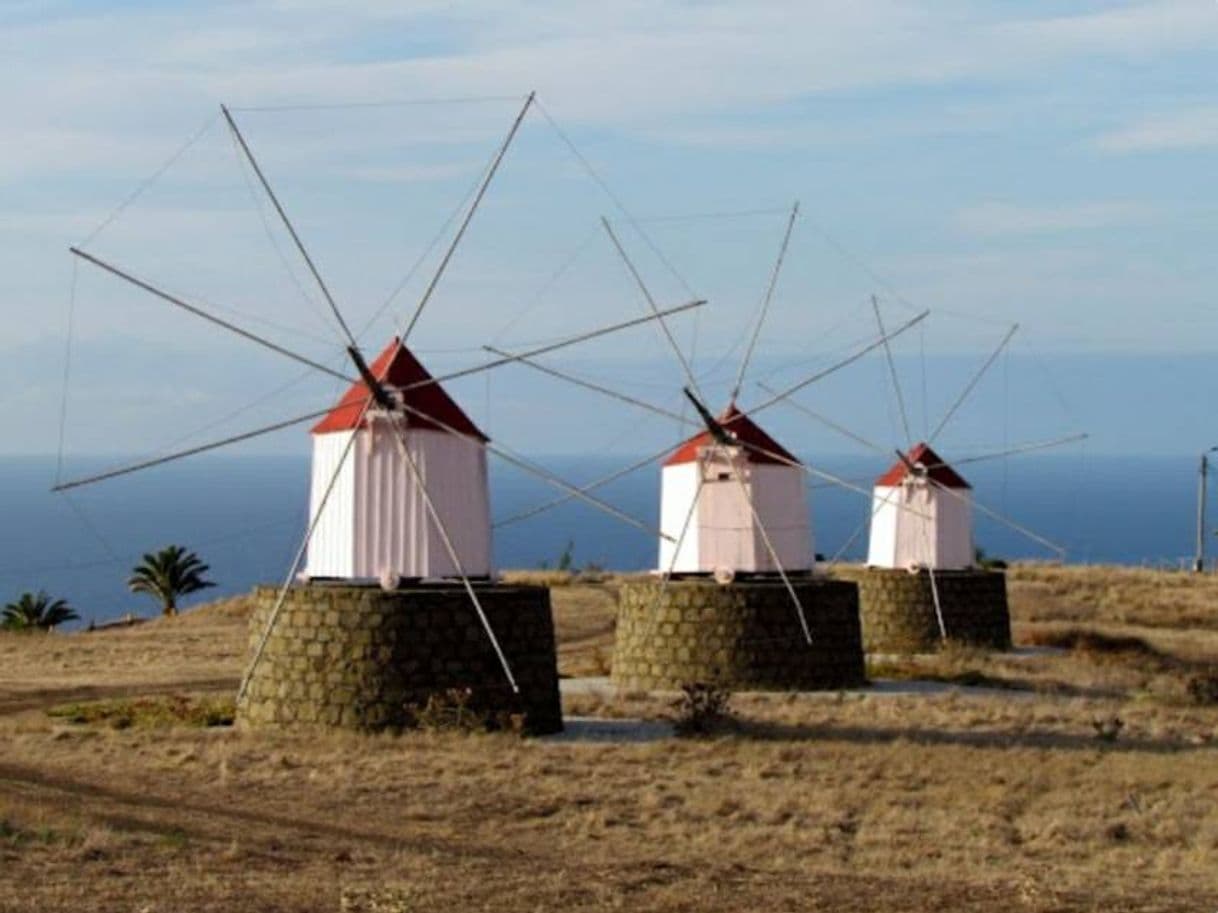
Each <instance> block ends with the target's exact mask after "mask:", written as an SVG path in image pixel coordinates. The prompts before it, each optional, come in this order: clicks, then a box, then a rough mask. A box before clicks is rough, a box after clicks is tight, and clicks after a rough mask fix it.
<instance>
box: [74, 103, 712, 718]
mask: <svg viewBox="0 0 1218 913" xmlns="http://www.w3.org/2000/svg"><path fill="white" fill-rule="evenodd" d="M539 105H540V103H539V102H537V100H536V97H535V95H534V94H530V95H529V96H528V97H527V98H526V99H525V100H524V102H523V105H522V106H521V108H520V110H519V112H518V113H517V114H516V117H515V119H514V120H513V122H512V124H511V127H510V129H509V130H508V132H507V134H506V136H505V137H504V139H503V140H502V142H501V143H500V144H499V146H498V148H497V150H496V152H495V155H494V156H493V158H492V160H491V162H490V164H489V167H488V168H487V169H486V170H485V172H484V174H483V175H482V177H481V180H480V182H479V184H478V186H477V189H476V193H475V194H474V195H473V196H472V200H471V201H470V202H469V204H468V206H467V207H466V208H465V210H464V215H463V217H462V219H461V220H460V223H459V224H458V226H457V228H456V230H455V231H454V232H453V234H452V236H451V238H450V240H449V243H448V245H447V246H446V248H445V249H444V252H443V255H442V257H441V258H440V260H439V263H438V266H437V267H436V269H435V271H434V273H433V274H432V276H431V278H430V281H429V282H428V283H427V284H426V287H425V288H424V290H423V292H422V294H421V296H420V298H419V300H418V302H417V304H416V305H415V307H414V310H413V312H412V313H411V315H410V317H409V319H408V320H407V321H406V322H405V326H404V327H403V328H402V330H401V332H400V333H399V334H398V335H397V336H396V337H395V338H394V339H393V340H392V341H391V342H390V343H389V344H388V345H387V346H386V347H385V349H384V350H383V351H382V352H381V354H380V356H379V357H378V358H376V359H374V360H373V361H372V362H371V363H369V362H368V361H367V360H366V358H365V356H364V354H363V351H362V349H361V346H360V344H359V341H358V339H357V337H356V335H355V334H354V333H353V332H352V330H351V327H350V325H349V323H348V321H347V319H346V316H345V315H344V313H343V309H342V308H340V307H339V304H338V302H337V301H336V299H335V296H334V295H333V294H332V292H331V289H330V287H329V285H328V284H327V283H326V281H325V280H324V279H323V277H322V275H321V272H320V270H319V269H318V267H317V265H316V262H315V260H314V259H313V257H312V256H311V255H310V253H309V251H308V249H307V248H306V246H305V244H304V242H303V240H302V238H301V235H300V233H299V232H298V231H297V229H296V227H295V225H294V224H293V222H292V220H291V219H290V218H289V216H288V213H287V211H286V208H285V207H284V205H283V203H282V202H281V200H280V197H279V196H278V195H277V194H276V192H275V191H274V189H273V188H272V185H271V183H270V181H269V179H268V177H267V175H266V173H265V171H264V169H263V167H262V166H261V164H260V163H259V161H258V159H257V158H256V157H255V155H254V152H253V150H252V148H251V145H250V143H249V142H248V141H247V139H246V137H245V135H244V134H243V133H242V131H241V129H240V127H239V126H238V124H237V121H236V119H235V118H234V116H233V113H232V112H231V111H230V110H229V109H228V108H227V107H224V106H222V107H221V112H222V115H223V118H224V122H225V123H226V125H227V127H228V129H229V131H230V132H231V135H232V137H233V139H234V141H235V143H236V145H237V146H238V148H239V149H240V152H241V155H242V156H243V157H244V160H245V161H246V162H247V163H248V166H249V168H250V169H251V170H252V172H253V174H254V175H255V176H256V179H257V183H258V185H259V186H260V188H261V190H262V192H263V193H264V194H265V197H266V199H267V200H268V201H269V202H270V204H271V206H272V208H273V210H274V212H275V214H276V216H277V218H278V220H279V222H280V224H281V225H282V229H283V230H284V231H285V232H286V234H287V236H288V237H289V238H290V239H291V242H292V247H293V249H294V250H295V252H296V254H297V255H298V257H299V258H300V261H301V262H302V263H303V264H304V265H305V267H306V268H307V271H308V274H309V275H310V276H311V278H312V281H313V282H314V284H315V285H316V288H317V290H318V292H319V293H320V294H321V296H322V298H323V299H324V301H325V304H326V306H327V308H328V311H329V313H330V315H331V316H332V318H333V320H334V324H335V326H336V327H337V329H338V330H339V338H340V343H341V345H342V348H343V350H344V352H345V355H346V359H347V361H348V363H349V368H348V369H347V370H343V369H341V368H336V367H333V366H331V365H329V364H326V363H324V362H322V361H320V360H318V359H316V358H313V357H310V356H307V355H304V354H301V353H300V352H297V351H295V350H294V349H292V348H289V347H288V346H285V345H283V344H281V343H279V342H277V341H275V340H273V339H271V338H269V337H268V336H266V335H264V334H262V333H260V332H255V331H253V330H251V329H249V328H248V327H247V326H244V325H241V324H239V323H237V322H235V321H233V320H231V319H228V318H227V317H223V316H220V315H219V314H217V313H216V309H215V308H209V307H207V306H205V305H203V304H200V303H199V302H197V301H192V300H189V299H188V298H187V297H186V296H183V295H178V294H174V293H171V292H169V291H167V290H165V289H163V288H161V287H159V286H158V285H156V284H154V283H152V282H150V281H148V280H146V279H144V278H141V277H139V276H137V275H135V274H134V273H133V272H132V271H131V270H128V269H126V268H124V267H121V266H119V265H117V264H115V263H113V262H110V261H109V260H107V259H103V258H102V257H100V256H98V255H96V254H94V253H92V252H90V251H87V250H85V249H84V247H85V245H81V246H78V247H73V248H72V249H71V250H72V253H73V254H74V255H75V256H76V257H77V258H79V260H80V261H83V262H86V263H88V264H91V265H92V266H95V267H97V268H98V269H100V270H102V271H103V272H104V273H106V274H108V275H110V276H112V277H114V278H117V279H120V280H122V281H123V282H125V283H127V284H128V285H130V286H133V287H135V288H137V289H139V290H141V291H143V292H145V293H147V294H149V295H151V296H153V297H155V298H156V299H159V300H161V301H163V302H165V303H168V304H170V305H172V306H174V307H175V308H178V309H180V310H182V311H185V312H187V313H189V314H191V315H192V316H194V317H196V318H199V319H201V320H204V321H206V322H208V323H210V324H211V325H213V326H214V327H218V328H221V329H223V330H225V331H226V332H228V333H230V334H233V335H234V336H237V337H240V338H241V339H243V340H245V341H246V342H247V343H250V344H254V345H257V346H259V347H261V348H263V349H265V350H268V351H271V352H273V353H275V354H276V355H278V356H280V357H282V358H285V359H290V360H292V361H294V362H296V363H298V364H302V365H304V366H306V367H307V368H309V369H310V370H311V371H314V372H317V373H319V374H322V375H325V376H327V377H330V378H333V379H336V380H339V381H342V382H343V383H344V384H346V385H347V389H346V392H345V393H344V394H343V396H342V397H341V399H340V400H339V402H338V403H337V404H336V405H333V406H331V407H329V408H324V409H319V410H314V411H311V412H308V413H305V414H303V415H296V416H292V417H288V418H282V419H280V420H277V421H276V422H274V423H272V424H269V425H265V426H262V427H259V428H254V429H251V430H248V431H244V432H242V433H240V434H236V435H230V436H227V437H225V438H223V439H221V440H215V441H211V442H208V443H205V444H200V445H196V446H193V447H189V448H185V449H181V450H177V451H174V452H171V453H166V454H162V455H160V456H157V457H154V458H150V459H147V460H142V461H138V462H135V463H127V464H123V465H118V466H115V467H112V468H109V469H106V470H103V471H101V472H95V473H92V474H90V475H87V476H84V477H81V478H76V479H71V480H65V481H57V483H56V485H55V487H54V490H55V491H59V492H67V491H70V490H72V489H77V488H80V487H82V486H86V485H92V484H96V483H100V482H103V481H105V480H108V479H113V478H117V477H120V476H125V475H130V474H133V473H136V472H140V471H143V470H147V469H151V468H152V467H155V466H161V465H164V464H167V463H170V462H173V461H175V460H179V459H184V458H186V457H190V456H194V455H196V454H200V453H205V452H211V451H214V450H217V449H219V448H222V447H225V446H228V445H232V444H235V443H239V442H243V441H248V440H251V439H253V438H256V437H260V436H262V435H266V434H271V433H274V432H277V431H281V430H283V429H285V428H289V427H293V426H297V425H302V424H304V423H306V422H315V424H314V426H313V428H312V431H313V435H312V437H313V468H312V481H311V488H310V507H309V521H308V524H307V529H306V531H305V534H304V536H303V538H302V541H301V543H300V545H299V547H298V549H297V550H296V552H295V556H294V559H293V560H292V562H291V566H290V568H289V570H288V572H287V574H286V576H285V579H284V582H283V584H282V585H281V586H280V587H278V588H276V589H273V590H271V589H269V588H266V589H264V590H261V591H259V594H258V596H257V598H256V600H255V602H256V610H255V615H254V619H253V621H252V625H253V628H252V637H251V645H250V658H249V663H248V665H247V668H246V670H245V673H244V675H243V677H242V680H241V684H240V688H239V691H238V712H239V716H240V717H241V718H242V719H243V720H244V721H245V722H248V723H250V724H255V725H256V724H262V723H270V724H328V725H344V726H354V727H357V728H379V727H383V726H398V725H402V724H403V723H404V721H405V720H406V716H405V714H407V712H408V705H409V701H410V700H419V699H423V698H426V696H427V694H428V693H431V692H435V691H437V690H443V689H444V688H446V687H472V688H474V689H476V690H477V691H478V692H479V695H480V696H482V697H485V698H486V699H487V700H488V701H489V703H490V705H491V708H492V709H495V710H510V709H513V708H521V707H522V708H523V709H524V710H525V712H526V714H527V723H528V724H529V725H530V726H531V727H532V728H533V729H534V730H536V731H546V730H553V729H556V728H561V710H560V708H559V704H558V691H557V671H556V666H555V656H554V638H553V624H552V621H551V619H550V612H549V597H548V592H547V591H545V590H544V589H541V588H528V587H505V586H500V585H498V584H496V583H495V582H494V581H493V580H490V579H488V578H490V575H491V566H490V524H489V509H488V506H487V505H488V501H489V496H488V492H487V472H486V458H487V455H488V454H489V455H492V456H496V457H498V458H501V459H503V460H505V461H507V462H508V463H510V464H511V465H513V466H515V467H517V468H518V469H521V470H523V471H525V472H527V473H530V474H532V475H534V476H537V477H538V478H540V479H542V480H543V481H545V482H546V483H547V484H549V485H552V486H554V487H556V488H558V489H559V490H561V491H563V492H564V493H565V494H567V495H569V496H570V497H573V498H578V499H580V500H581V501H584V502H585V503H588V504H591V505H593V506H595V507H597V508H598V509H600V510H603V511H605V512H606V513H608V514H610V515H612V516H614V517H616V518H617V519H619V520H622V521H624V522H627V523H630V524H631V525H633V526H636V527H638V528H642V529H646V530H651V527H649V526H648V525H647V524H645V523H643V522H641V521H639V520H637V519H635V518H633V517H630V516H629V515H627V514H626V513H624V512H623V511H620V510H618V509H617V508H615V507H613V506H612V505H610V504H608V503H606V502H604V501H602V500H601V499H599V498H598V497H596V496H595V495H593V494H592V493H590V492H587V491H583V490H581V489H580V488H578V487H576V486H574V485H572V484H570V483H568V482H565V481H564V480H562V479H561V478H559V477H558V476H556V475H555V474H554V473H551V472H549V471H548V470H546V469H545V468H544V467H541V466H539V465H537V464H536V463H534V462H533V461H531V460H528V459H526V458H524V457H521V456H519V455H517V454H515V453H513V452H511V451H509V450H508V449H506V448H504V447H502V446H498V445H496V444H495V443H493V442H492V441H491V440H490V439H489V438H488V436H487V435H486V434H484V433H483V432H482V431H481V430H480V429H478V428H477V426H475V425H474V424H473V423H472V421H470V420H469V418H468V416H467V415H466V414H465V413H464V412H463V411H462V410H461V408H460V407H459V406H458V405H457V403H456V401H455V400H453V399H452V397H451V396H449V394H448V393H447V392H446V391H445V390H444V388H443V384H444V383H445V382H447V381H450V380H454V379H456V378H459V377H468V376H472V375H476V374H481V373H485V372H488V371H491V370H493V369H495V368H499V367H501V366H503V365H506V364H509V363H511V362H512V361H514V360H515V359H508V358H495V359H490V360H488V361H483V362H481V363H478V364H475V365H473V366H470V367H467V368H464V369H461V370H458V371H453V372H449V373H447V374H443V375H439V376H433V375H432V374H430V373H429V372H428V371H427V370H426V369H425V368H424V367H423V366H422V364H421V363H420V362H419V361H418V359H417V358H415V356H414V354H413V353H412V352H411V350H410V348H409V345H408V341H409V338H410V336H411V333H412V331H413V330H414V329H415V327H416V325H417V324H418V322H419V318H420V317H421V315H422V313H423V311H424V309H425V308H426V307H427V305H428V303H429V302H430V301H431V300H432V298H433V296H434V294H435V292H436V290H437V288H438V287H439V285H440V282H441V280H442V278H443V277H444V275H445V272H446V270H447V268H448V267H449V265H450V263H451V261H452V259H453V256H454V254H455V253H456V251H457V249H458V247H459V245H460V244H461V241H462V239H463V238H464V236H465V234H466V231H467V229H468V228H469V225H470V223H471V221H472V220H473V218H474V215H475V213H476V212H477V210H478V207H479V204H480V203H481V202H482V200H483V198H484V196H485V195H486V193H487V191H488V189H489V188H490V186H491V183H492V181H493V180H494V178H495V176H496V174H497V172H498V171H499V168H500V165H501V164H502V162H503V160H504V157H505V155H506V154H507V152H508V150H509V148H510V146H511V145H512V142H513V140H514V138H515V137H516V135H517V132H518V131H519V129H520V126H521V124H522V123H523V121H524V119H525V116H526V115H527V113H528V112H529V111H530V109H531V108H533V107H535V106H539ZM545 117H546V119H547V120H549V121H550V122H551V124H553V120H552V118H550V116H549V115H548V114H545ZM556 129H557V128H556ZM560 135H561V134H560ZM704 303H705V302H703V301H690V302H688V303H686V304H683V305H680V306H677V307H672V308H668V309H664V310H661V309H659V308H656V309H654V313H652V314H649V315H645V316H643V317H640V318H635V319H632V320H626V321H622V322H619V323H616V324H612V325H609V326H602V327H598V328H595V329H592V330H588V331H585V332H582V333H579V334H576V335H573V336H568V337H565V338H562V339H559V340H557V341H552V342H549V343H547V344H545V345H540V346H536V347H534V348H532V349H530V350H529V351H528V352H526V353H523V354H524V356H525V357H536V356H539V355H543V354H546V353H548V352H553V351H557V350H560V349H564V348H568V347H571V346H575V345H578V344H581V343H584V342H587V341H589V340H591V339H595V338H599V337H602V336H605V335H608V334H611V333H617V332H620V331H623V330H627V329H630V328H633V327H637V326H640V325H642V324H645V323H649V322H651V321H655V320H659V321H663V320H664V319H665V318H666V317H673V316H675V315H677V314H681V313H685V312H688V311H690V310H692V309H694V308H698V307H701V306H702V305H703V304H704ZM374 581H375V582H378V583H380V585H381V586H380V588H379V589H374V588H370V587H368V586H367V584H368V583H370V582H374ZM323 632H324V633H323ZM479 632H480V634H479ZM475 634H479V636H480V638H481V640H480V643H481V644H482V645H483V646H484V647H485V649H481V648H479V649H477V650H474V651H472V653H471V639H472V640H474V642H476V643H477V642H479V641H478V639H477V638H476V637H475V636H474V635H475ZM472 654H476V655H472Z"/></svg>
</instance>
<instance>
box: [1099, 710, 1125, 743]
mask: <svg viewBox="0 0 1218 913" xmlns="http://www.w3.org/2000/svg"><path fill="white" fill-rule="evenodd" d="M1091 726H1092V728H1093V729H1095V737H1096V738H1097V739H1099V740H1100V741H1101V742H1115V741H1116V740H1117V739H1118V738H1120V735H1121V730H1122V729H1124V728H1125V721H1124V720H1123V719H1121V718H1120V717H1119V716H1107V717H1096V718H1095V719H1093V720H1092V721H1091Z"/></svg>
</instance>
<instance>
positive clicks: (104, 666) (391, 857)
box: [0, 566, 1218, 913]
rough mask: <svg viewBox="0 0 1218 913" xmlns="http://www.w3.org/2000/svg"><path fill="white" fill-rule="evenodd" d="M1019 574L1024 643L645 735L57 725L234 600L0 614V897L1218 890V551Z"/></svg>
mask: <svg viewBox="0 0 1218 913" xmlns="http://www.w3.org/2000/svg"><path fill="white" fill-rule="evenodd" d="M556 582H557V583H558V584H559V585H557V586H555V588H554V590H553V598H554V604H555V611H556V617H557V621H558V630H559V637H560V641H561V659H560V664H561V666H562V668H563V670H564V671H565V672H566V673H568V674H574V675H599V674H604V672H605V671H606V670H607V669H608V667H609V663H610V662H611V658H612V656H611V654H612V627H613V604H614V582H613V579H612V578H610V579H608V580H606V581H604V582H602V583H595V584H590V583H581V582H578V581H568V580H558V581H556ZM1010 591H1011V598H1012V611H1013V614H1014V617H1015V635H1016V641H1017V643H1018V644H1020V645H1021V646H1022V647H1024V649H1021V650H1019V651H1017V652H1016V653H1014V654H1007V655H1004V656H996V655H989V654H984V653H980V652H977V651H971V650H967V649H962V648H956V647H952V648H949V649H947V650H945V651H943V653H942V654H941V655H939V656H937V657H935V658H933V659H926V660H918V661H908V660H902V661H895V660H892V659H886V660H885V661H883V662H877V663H876V664H874V665H873V667H872V674H873V676H875V677H882V678H885V679H889V678H895V679H898V680H901V679H911V678H916V679H919V680H932V681H936V682H939V683H941V684H940V685H939V686H938V687H937V688H935V689H932V690H928V691H927V692H926V693H921V692H919V691H917V689H915V688H913V687H909V688H902V687H901V686H900V685H898V686H895V687H885V688H881V689H876V690H875V691H874V692H872V693H867V692H859V693H850V694H841V695H839V694H825V695H812V696H798V697H795V696H783V695H771V696H751V695H749V696H745V695H738V696H735V697H734V698H733V700H732V705H731V706H732V710H733V716H734V721H733V722H732V723H731V724H730V725H729V726H727V727H725V728H724V730H723V731H722V732H721V733H720V734H718V735H715V736H714V737H711V738H705V739H679V738H664V739H661V740H658V741H649V742H642V743H619V744H605V743H592V742H589V743H581V742H579V741H571V740H562V741H551V740H544V739H541V740H521V739H518V738H516V737H514V736H510V735H484V734H479V735H475V734H463V733H452V732H420V733H413V734H410V735H407V736H401V737H390V736H356V735H351V734H341V733H325V734H316V733H314V734H282V733H266V732H259V733H248V732H240V731H236V730H233V729H231V728H228V727H217V728H197V727H194V726H188V725H131V726H128V727H126V728H116V727H115V726H111V725H105V724H100V725H98V724H77V723H72V722H69V721H68V719H66V718H64V717H63V716H52V715H49V714H48V713H47V711H48V710H51V709H53V708H57V707H61V706H63V705H65V704H72V703H75V702H82V701H93V700H101V699H119V698H132V697H142V696H147V695H158V694H159V695H175V694H188V695H189V694H224V693H231V692H232V691H233V690H234V688H235V685H236V681H237V677H238V675H239V673H240V668H241V664H242V659H243V652H244V647H245V643H246V630H245V617H246V615H245V607H244V605H243V604H242V602H241V601H240V600H234V601H229V602H226V603H221V604H216V605H213V606H209V607H206V608H202V609H199V610H197V611H194V612H190V613H187V614H184V615H183V616H182V617H180V618H177V619H169V620H157V621H154V622H149V623H147V624H143V625H139V626H136V627H132V628H126V629H119V630H110V631H104V632H94V633H82V634H72V635H50V636H21V635H0V910H3V911H10V910H11V911H27V910H28V911H68V910H71V911H78V910H116V911H117V910H122V911H128V910H130V911H180V910H217V911H219V910H224V911H238V913H240V911H251V913H252V911H267V910H292V911H306V910H308V911H311V910H317V911H339V910H348V911H359V910H368V911H372V910H376V911H416V910H495V911H498V913H504V911H516V910H530V911H531V910H601V909H631V910H660V911H678V910H682V911H684V910H689V911H693V910H706V909H721V910H745V911H748V910H758V909H766V910H772V911H781V910H833V911H855V910H857V911H864V910H866V911H874V910H893V911H896V910H900V911H930V910H1019V911H1023V910H1027V911H1089V910H1096V911H1098V910H1104V911H1111V910H1142V911H1150V910H1156V911H1158V910H1161V911H1181V910H1213V909H1215V908H1218V865H1216V863H1218V704H1216V703H1215V702H1218V695H1215V694H1213V693H1212V692H1211V691H1210V690H1208V689H1209V688H1210V687H1211V686H1212V685H1213V683H1214V678H1213V676H1214V674H1215V671H1216V670H1218V580H1216V579H1214V578H1205V579H1198V578H1194V577H1191V576H1189V575H1184V574H1172V573H1164V572H1151V571H1128V570H1120V569H1100V568H1078V569H1071V568H1052V567H1047V566H1021V567H1017V568H1015V569H1013V571H1012V574H1011V580H1010ZM1028 648H1033V649H1028ZM566 710H567V712H568V713H569V714H572V713H575V714H581V715H588V716H594V717H642V718H662V717H666V716H671V715H672V713H673V710H672V708H671V707H670V702H669V701H668V700H661V699H658V698H654V697H649V696H645V695H623V696H619V697H612V696H610V697H605V696H595V695H580V696H577V697H571V698H569V699H568V701H567V702H566Z"/></svg>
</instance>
